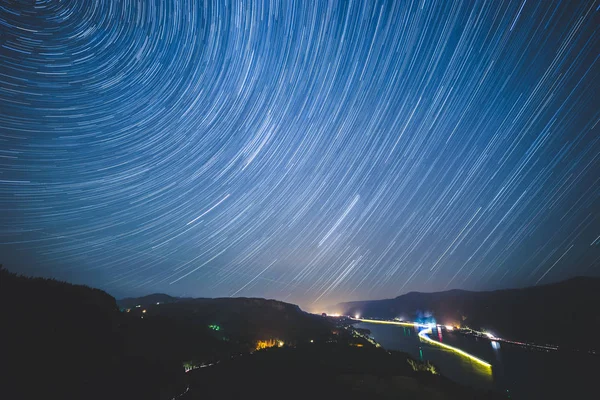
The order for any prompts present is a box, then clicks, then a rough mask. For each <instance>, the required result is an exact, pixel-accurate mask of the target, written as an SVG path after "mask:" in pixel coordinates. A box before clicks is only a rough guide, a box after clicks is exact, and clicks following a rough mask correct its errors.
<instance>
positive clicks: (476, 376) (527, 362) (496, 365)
mask: <svg viewBox="0 0 600 400" xmlns="http://www.w3.org/2000/svg"><path fill="white" fill-rule="evenodd" d="M354 326H355V327H357V328H365V329H369V330H370V331H371V335H370V336H371V337H373V338H374V339H375V340H376V341H377V342H378V343H379V344H381V346H383V347H384V348H385V349H387V350H398V351H404V352H406V353H409V354H410V355H411V356H412V357H413V358H416V359H420V360H429V361H431V362H432V363H433V364H435V365H436V366H437V367H438V368H439V370H440V373H441V374H442V375H444V376H446V377H448V378H450V379H452V380H454V381H455V382H458V383H461V384H464V385H468V386H474V387H479V388H482V389H491V390H496V391H499V392H502V393H506V394H507V396H508V398H510V399H516V400H535V399H572V398H575V397H576V396H584V397H583V398H599V397H596V396H598V384H599V383H600V382H599V381H598V380H600V357H599V356H597V355H591V354H587V353H573V352H561V351H544V350H533V349H529V348H523V347H520V346H517V345H511V344H507V343H499V342H490V341H489V340H487V339H481V338H476V337H472V336H464V335H462V334H460V333H458V332H448V331H441V330H440V331H438V330H437V329H433V332H432V334H431V335H429V336H430V338H431V339H435V340H438V341H442V342H443V343H446V344H449V345H451V346H454V347H458V348H460V349H461V350H464V351H466V352H468V353H470V354H472V355H474V356H476V357H478V358H481V359H483V360H485V361H487V362H488V363H490V364H492V368H491V369H489V368H486V367H483V366H481V365H479V364H477V363H476V362H473V361H471V360H469V359H468V358H466V357H462V356H460V355H458V354H456V353H454V352H452V351H449V350H445V349H443V348H440V347H437V346H434V345H431V344H427V343H424V342H422V341H420V340H419V337H418V331H419V330H418V328H414V327H403V326H398V325H381V324H373V323H365V322H361V323H357V324H354ZM590 396H591V397H590Z"/></svg>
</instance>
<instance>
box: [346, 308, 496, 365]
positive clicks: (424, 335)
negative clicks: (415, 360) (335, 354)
mask: <svg viewBox="0 0 600 400" xmlns="http://www.w3.org/2000/svg"><path fill="white" fill-rule="evenodd" d="M352 319H354V320H356V321H360V322H368V323H372V324H384V325H400V326H417V327H421V328H426V329H423V330H422V331H421V332H419V338H421V339H423V340H424V341H426V342H427V343H431V344H433V345H435V346H439V347H442V348H444V349H447V350H450V351H453V352H455V353H457V354H460V355H461V356H463V357H467V358H468V359H470V360H473V361H475V362H476V363H478V364H480V365H483V366H484V367H487V368H492V364H490V363H488V362H486V361H483V360H482V359H480V358H477V357H475V356H474V355H472V354H469V353H467V352H466V351H462V350H461V349H459V348H456V347H453V346H450V345H447V344H445V343H442V342H438V341H436V340H433V339H431V338H430V337H429V336H427V335H430V334H431V332H432V329H431V327H429V326H428V325H424V324H417V323H414V322H396V321H379V320H376V319H360V318H352Z"/></svg>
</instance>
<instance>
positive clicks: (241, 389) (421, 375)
mask: <svg viewBox="0 0 600 400" xmlns="http://www.w3.org/2000/svg"><path fill="white" fill-rule="evenodd" d="M220 398H226V399H243V398H247V399H273V400H275V399H307V400H308V399H357V400H358V399H361V400H364V399H375V400H376V399H415V400H417V399H419V400H429V399H431V400H433V399H436V400H437V399H439V400H443V399H500V398H503V397H500V396H497V395H495V394H492V393H489V392H481V391H475V390H471V389H468V388H465V387H463V386H459V385H458V384H455V383H453V382H452V381H450V380H448V379H446V378H444V377H443V376H440V375H437V374H432V373H431V372H428V371H415V370H414V369H413V367H412V366H411V365H410V364H409V363H408V362H407V355H406V354H405V353H399V352H388V351H386V350H384V349H382V348H375V347H374V346H368V345H366V344H365V345H364V346H363V347H356V346H348V345H346V344H340V343H316V342H315V343H308V344H302V345H299V346H297V347H295V348H285V347H284V348H271V349H265V350H261V351H258V352H255V353H254V354H251V355H246V356H243V357H237V358H236V359H234V360H229V361H225V362H222V363H219V364H217V365H215V366H211V367H207V368H201V369H198V370H194V371H191V372H190V390H189V392H188V393H186V395H185V396H184V399H186V400H188V399H189V400H191V399H220Z"/></svg>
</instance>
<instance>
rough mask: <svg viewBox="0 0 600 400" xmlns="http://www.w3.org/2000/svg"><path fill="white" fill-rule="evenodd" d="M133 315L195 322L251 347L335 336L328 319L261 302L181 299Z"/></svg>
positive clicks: (273, 302)
mask: <svg viewBox="0 0 600 400" xmlns="http://www.w3.org/2000/svg"><path fill="white" fill-rule="evenodd" d="M144 310H145V313H144ZM130 313H131V314H134V315H140V316H141V315H142V313H143V314H144V315H145V316H146V317H161V318H169V319H172V320H177V321H193V322H194V323H198V324H201V325H203V326H208V325H217V326H219V330H220V332H222V333H223V334H224V335H226V336H227V337H228V338H229V339H235V340H236V341H238V342H240V343H249V344H252V343H254V342H255V341H256V340H265V339H281V340H284V341H286V342H293V341H298V340H306V339H307V338H313V339H316V338H317V337H326V336H328V335H329V334H330V332H331V325H330V323H329V322H328V321H327V320H326V319H323V318H321V317H320V316H315V315H312V314H308V313H305V312H304V311H302V310H301V309H300V307H298V306H297V305H295V304H289V303H284V302H281V301H277V300H266V299H259V298H243V297H237V298H217V299H209V298H198V299H180V300H178V301H176V302H171V303H165V304H159V305H157V304H156V303H153V304H152V305H149V306H147V307H145V308H133V309H131V311H130Z"/></svg>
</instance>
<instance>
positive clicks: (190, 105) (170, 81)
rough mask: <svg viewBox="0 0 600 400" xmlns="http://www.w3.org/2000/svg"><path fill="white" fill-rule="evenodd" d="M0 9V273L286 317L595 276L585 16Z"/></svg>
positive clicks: (568, 6)
mask: <svg viewBox="0 0 600 400" xmlns="http://www.w3.org/2000/svg"><path fill="white" fill-rule="evenodd" d="M201 3H202V2H201V1H199V0H181V1H177V0H173V1H163V0H147V1H126V0H112V1H101V0H98V1H87V0H86V1H82V0H63V1H58V0H46V1H41V0H40V1H35V2H34V1H31V0H29V1H25V0H20V1H6V0H5V1H2V2H0V263H3V264H4V266H5V267H7V268H8V269H9V270H11V271H14V272H18V273H23V274H28V275H41V276H46V277H55V278H57V279H62V280H67V281H70V282H76V283H85V284H88V285H91V286H95V287H99V288H102V289H104V290H107V291H108V292H109V293H111V294H113V295H115V296H117V297H123V296H135V295H143V294H149V293H154V292H164V293H168V294H172V295H178V296H194V297H214V296H246V297H250V296H258V297H268V298H276V299H280V300H285V301H290V302H295V303H299V304H300V305H301V306H302V307H304V308H306V309H312V308H318V307H320V306H321V305H326V304H331V303H335V302H338V301H342V300H354V299H374V298H384V297H393V296H397V295H399V294H402V293H406V292H408V291H414V290H417V291H437V290H444V289H451V288H463V289H475V290H487V289H496V288H506V287H521V286H527V285H536V284H537V285H539V284H544V283H550V282H554V281H558V280H561V279H565V278H568V277H572V276H577V275H596V276H597V275H600V124H599V122H600V84H599V82H600V63H599V60H598V57H599V54H600V32H599V30H600V2H599V1H576V0H569V1H562V2H552V1H533V0H516V1H501V0H497V1H487V2H483V1H473V2H470V1H450V0H442V1H430V0H421V1H414V2H409V1H389V2H376V1H353V2H342V1H331V2H316V1H315V2H313V1H290V0H282V1H280V2H279V1H237V2H235V3H230V2H223V1H218V2H206V3H205V4H201Z"/></svg>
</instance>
